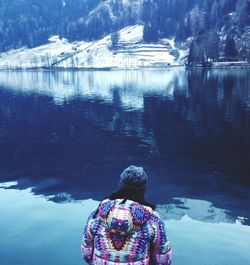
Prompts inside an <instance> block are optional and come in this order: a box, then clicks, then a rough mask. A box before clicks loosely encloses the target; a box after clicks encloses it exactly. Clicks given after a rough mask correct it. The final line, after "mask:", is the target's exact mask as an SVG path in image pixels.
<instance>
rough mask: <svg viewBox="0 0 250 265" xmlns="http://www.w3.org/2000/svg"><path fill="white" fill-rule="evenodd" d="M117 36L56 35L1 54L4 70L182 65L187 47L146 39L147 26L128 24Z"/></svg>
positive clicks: (161, 40)
mask: <svg viewBox="0 0 250 265" xmlns="http://www.w3.org/2000/svg"><path fill="white" fill-rule="evenodd" d="M115 34H117V35H116V36H117V41H116V43H115V45H114V44H113V40H112V38H113V36H112V35H107V36H105V37H104V38H102V39H100V40H97V41H91V42H83V41H79V42H69V41H68V40H67V39H60V38H59V37H58V36H53V37H51V38H50V39H49V43H48V44H45V45H42V46H38V47H35V48H25V47H24V48H21V49H16V50H10V51H8V52H4V53H0V69H34V68H59V69H61V68H63V69H69V68H70V69H71V68H79V69H80V68H87V69H89V68H91V69H92V68H94V69H95V68H119V69H120V68H141V67H166V66H170V65H182V64H183V63H184V60H185V58H186V56H187V53H188V51H187V49H184V48H183V49H178V48H176V46H175V42H174V40H173V39H160V40H159V41H158V43H156V44H146V43H144V41H143V26H142V25H134V26H128V27H125V28H123V29H121V30H120V31H118V32H117V33H115Z"/></svg>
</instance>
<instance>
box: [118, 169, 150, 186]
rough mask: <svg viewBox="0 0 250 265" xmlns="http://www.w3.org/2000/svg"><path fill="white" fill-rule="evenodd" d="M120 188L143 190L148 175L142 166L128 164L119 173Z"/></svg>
mask: <svg viewBox="0 0 250 265" xmlns="http://www.w3.org/2000/svg"><path fill="white" fill-rule="evenodd" d="M119 184H120V188H121V189H123V188H125V189H132V190H136V191H145V190H146V188H147V184H148V177H147V174H146V172H145V171H144V169H143V167H137V166H133V165H131V166H129V167H127V168H125V169H124V170H123V172H122V173H121V175H120V183H119Z"/></svg>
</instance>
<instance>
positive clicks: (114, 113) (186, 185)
mask: <svg viewBox="0 0 250 265" xmlns="http://www.w3.org/2000/svg"><path fill="white" fill-rule="evenodd" d="M130 164H136V165H142V166H144V168H145V170H146V172H147V173H148V176H149V179H150V183H149V189H148V192H147V196H148V198H149V199H150V200H151V201H154V202H155V203H157V204H159V211H160V212H161V214H162V216H164V218H165V219H166V220H169V222H171V220H180V219H181V218H182V217H183V216H189V217H191V218H192V219H193V220H196V221H199V222H208V223H216V222H223V223H234V222H235V221H236V222H237V220H238V221H239V222H241V223H243V224H245V225H249V224H250V219H249V218H250V204H249V200H250V72H249V70H244V69H239V70H219V71H217V70H212V71H193V72H189V71H185V70H184V69H170V70H151V71H111V72H105V71H100V72H0V181H1V182H2V183H5V182H10V181H11V182H13V181H14V183H12V185H6V187H5V188H7V186H11V190H16V191H18V190H24V189H28V188H29V189H28V191H29V192H32V194H36V195H42V196H44V197H45V198H46V199H47V200H50V201H52V202H58V203H60V202H70V204H69V205H72V207H75V206H73V205H75V201H79V202H80V201H83V200H84V201H85V200H86V199H89V198H91V199H93V200H101V199H102V198H103V197H104V196H106V195H108V194H109V193H111V192H113V191H114V190H115V189H116V188H117V182H118V178H119V174H120V172H121V171H122V170H123V169H124V168H125V167H126V166H128V165H130ZM2 186H3V187H4V186H5V184H4V185H2ZM7 189H10V188H7ZM1 192H7V191H4V190H2V191H1V189H0V194H1ZM2 194H5V193H2ZM4 196H5V195H4ZM6 196H7V195H6ZM8 196H10V195H8ZM11 196H12V195H11ZM13 196H15V195H13ZM4 198H7V197H4ZM6 201H8V200H7V199H6ZM73 202H74V203H73ZM54 205H55V204H54ZM12 207H13V205H12ZM55 207H58V206H55ZM13 210H14V211H15V207H14V208H13ZM88 211H89V210H88ZM184 221H185V220H184ZM6 222H7V221H6ZM221 229H222V230H223V229H224V228H221ZM225 231H226V230H225ZM237 233H238V232H235V234H237ZM248 233H249V231H248ZM239 240H242V238H239ZM176 245H178V243H176ZM176 255H177V254H176ZM225 255H226V254H225ZM243 256H244V255H243ZM247 258H249V256H248V257H247ZM247 258H246V260H244V262H245V261H247ZM180 260H181V262H185V259H183V258H182V259H181V258H180ZM249 260H250V259H249ZM249 260H248V261H249ZM203 261H204V260H203ZM6 264H8V263H6ZM9 264H10V263H9ZM20 264H21V263H20ZM24 264H25V262H24ZM26 264H32V263H29V262H28V263H27V261H26ZM36 264H37V262H36ZM40 264H43V263H40ZM44 264H45V263H44ZM50 264H54V263H53V262H52V261H51V262H50ZM55 264H57V263H56V262H55ZM68 264H70V263H68ZM72 264H73V263H72ZM176 264H181V263H178V262H177V263H176ZM185 264H187V263H185ZM189 264H191V263H189ZM192 264H196V263H192ZM204 264H206V263H204ZM208 264H209V265H211V263H208ZM213 264H217V263H213ZM218 264H222V263H218ZM228 264H231V263H228ZM232 264H233V263H232Z"/></svg>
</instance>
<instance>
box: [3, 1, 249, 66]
mask: <svg viewBox="0 0 250 265" xmlns="http://www.w3.org/2000/svg"><path fill="white" fill-rule="evenodd" d="M134 24H143V25H144V41H145V42H157V41H158V39H159V38H161V39H162V38H165V37H166V38H174V39H175V41H176V42H177V43H180V44H182V43H187V45H189V46H190V54H189V62H191V63H192V62H196V61H204V60H207V59H209V58H210V59H213V60H219V59H223V58H227V59H232V60H234V59H249V55H250V0H106V1H105V0H53V1H51V0H15V1H13V0H0V51H6V50H9V49H13V48H19V47H22V46H28V47H34V46H37V45H40V44H42V43H45V42H46V41H47V40H48V38H49V37H50V36H51V35H59V36H60V37H64V38H67V39H69V40H71V41H74V40H93V39H98V38H101V37H103V36H104V35H106V34H109V33H111V32H114V31H116V30H118V29H121V28H123V27H125V26H128V25H134Z"/></svg>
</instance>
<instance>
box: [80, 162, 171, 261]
mask: <svg viewBox="0 0 250 265" xmlns="http://www.w3.org/2000/svg"><path fill="white" fill-rule="evenodd" d="M119 184H120V188H119V190H118V191H117V192H116V193H113V194H111V195H110V196H109V197H108V198H106V199H105V200H103V201H102V202H101V203H100V205H99V207H98V208H97V210H95V211H94V212H93V213H92V214H91V215H90V216H89V218H88V220H87V224H86V226H85V229H84V233H83V239H82V244H81V251H82V256H83V259H84V260H85V261H86V262H87V263H88V264H94V265H99V264H104V265H117V264H124V265H149V264H162V265H163V264H164V265H170V264H171V261H172V255H171V245H170V242H169V240H168V236H167V234H166V230H165V224H164V222H163V221H162V219H161V218H160V215H159V213H158V212H157V211H156V210H155V206H154V205H153V204H151V203H149V202H147V201H146V200H145V198H144V194H145V191H146V189H147V184H148V178H147V175H146V173H145V171H144V170H143V168H142V167H136V166H129V167H128V168H126V169H125V170H124V171H123V172H122V174H121V176H120V183H119Z"/></svg>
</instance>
